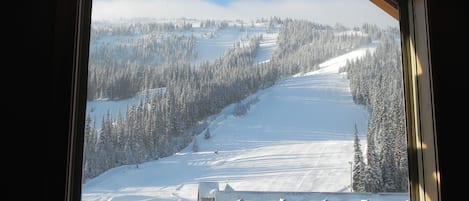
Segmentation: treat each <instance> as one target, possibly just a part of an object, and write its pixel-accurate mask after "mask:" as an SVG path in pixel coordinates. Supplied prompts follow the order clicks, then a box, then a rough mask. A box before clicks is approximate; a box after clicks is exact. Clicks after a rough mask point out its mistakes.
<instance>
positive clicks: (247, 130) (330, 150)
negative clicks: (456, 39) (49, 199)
mask: <svg viewBox="0 0 469 201" xmlns="http://www.w3.org/2000/svg"><path fill="white" fill-rule="evenodd" d="M374 49H375V45H370V46H367V47H363V48H360V49H357V50H354V51H351V52H349V53H347V54H344V55H342V56H339V57H336V58H332V59H330V60H328V61H326V62H324V63H322V64H321V65H320V67H321V69H319V70H317V71H315V72H311V73H308V74H304V75H296V76H292V77H289V78H286V79H283V80H280V81H278V82H277V83H276V84H275V85H274V86H273V87H270V88H267V89H265V90H263V91H260V92H258V93H256V94H254V95H252V96H251V97H255V96H257V97H258V98H259V99H260V101H259V102H258V103H256V104H255V105H254V106H253V107H252V108H251V110H250V111H249V112H248V113H247V114H246V115H245V116H240V117H234V116H232V115H229V112H227V111H228V109H229V108H230V107H228V108H227V110H225V111H224V112H222V113H220V114H219V116H218V118H216V119H215V120H214V121H213V122H212V123H211V124H210V132H211V134H212V137H211V138H210V139H208V140H205V139H203V135H200V136H199V138H198V140H197V141H198V143H199V147H200V149H199V152H197V153H193V152H192V150H191V146H189V147H187V148H186V149H185V150H182V151H181V152H179V153H176V154H174V155H173V156H170V157H166V158H161V159H160V160H156V161H151V162H147V163H143V164H140V165H138V168H137V167H136V166H135V165H131V166H121V167H117V168H113V169H111V170H109V171H107V172H105V173H103V174H102V175H100V176H98V177H96V178H94V179H91V180H89V181H87V182H86V183H85V184H84V185H83V196H82V198H83V200H196V198H197V184H198V182H200V181H217V182H220V183H221V184H223V183H228V184H229V185H230V186H232V187H233V188H234V189H235V190H237V191H238V190H239V191H293V192H298V191H301V192H305V191H306V192H310V191H315V192H346V191H349V188H348V185H349V183H350V164H349V161H352V159H353V129H354V124H357V127H358V131H359V132H360V134H361V135H362V136H364V135H365V133H366V128H367V119H368V117H367V113H366V111H365V108H364V107H363V106H360V105H356V104H354V103H353V101H352V97H351V94H350V91H349V82H348V80H347V79H346V78H345V75H343V74H339V73H338V70H339V68H340V67H341V66H343V65H345V62H346V60H347V59H354V58H357V57H360V56H362V55H364V54H365V52H366V51H367V50H371V51H373V50H374ZM231 108H232V107H231ZM363 141H364V139H362V142H363ZM215 151H218V153H217V154H216V153H214V152H215Z"/></svg>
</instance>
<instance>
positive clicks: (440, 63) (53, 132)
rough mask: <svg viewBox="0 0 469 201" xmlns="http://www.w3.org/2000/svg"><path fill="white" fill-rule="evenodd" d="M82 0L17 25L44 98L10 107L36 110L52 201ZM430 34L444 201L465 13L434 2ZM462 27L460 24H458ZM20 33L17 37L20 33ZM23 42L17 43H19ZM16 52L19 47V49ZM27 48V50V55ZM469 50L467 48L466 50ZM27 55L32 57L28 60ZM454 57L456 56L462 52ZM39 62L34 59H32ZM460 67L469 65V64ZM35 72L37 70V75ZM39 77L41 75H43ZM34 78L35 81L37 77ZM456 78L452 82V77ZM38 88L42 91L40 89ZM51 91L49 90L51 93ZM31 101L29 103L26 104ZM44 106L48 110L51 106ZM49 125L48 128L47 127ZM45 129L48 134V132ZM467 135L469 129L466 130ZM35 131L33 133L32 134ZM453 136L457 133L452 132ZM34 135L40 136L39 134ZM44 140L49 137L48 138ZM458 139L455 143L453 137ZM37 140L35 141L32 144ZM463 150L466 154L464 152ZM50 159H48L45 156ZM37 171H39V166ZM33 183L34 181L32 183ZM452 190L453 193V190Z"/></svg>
mask: <svg viewBox="0 0 469 201" xmlns="http://www.w3.org/2000/svg"><path fill="white" fill-rule="evenodd" d="M76 1H77V0H55V1H35V2H34V3H28V4H23V5H21V6H20V7H19V8H24V9H19V10H18V12H19V14H21V16H18V17H17V19H15V20H16V21H15V22H18V23H16V24H20V25H21V26H22V27H21V28H20V29H19V30H21V34H18V36H19V38H18V39H19V41H21V43H20V44H21V45H20V48H21V49H23V51H22V54H23V56H22V58H23V60H20V63H24V64H25V65H30V64H31V63H33V64H34V69H33V70H32V71H31V72H33V73H32V74H31V75H30V76H28V78H29V77H31V80H34V82H27V83H28V84H30V85H31V86H33V88H32V89H31V90H32V92H33V93H36V92H37V91H39V94H40V96H39V99H40V100H37V103H33V104H31V103H26V102H24V101H12V106H11V107H16V106H18V107H21V108H22V109H20V110H15V111H10V110H8V111H9V112H11V115H12V116H13V117H14V118H13V119H14V121H15V122H14V123H17V124H19V123H20V122H22V121H24V117H23V116H22V115H21V114H22V113H28V112H30V113H32V112H31V111H34V113H33V114H31V115H30V116H29V117H28V119H30V120H32V119H36V123H35V124H33V125H34V128H31V127H27V128H24V129H25V131H27V132H30V133H31V132H38V130H39V129H40V130H41V132H40V133H37V134H35V135H36V136H40V137H39V139H40V140H39V141H36V144H37V142H44V144H41V145H40V149H41V150H45V151H44V152H37V153H40V154H41V157H40V159H41V160H42V162H40V163H39V164H36V165H35V166H32V167H29V168H30V171H31V169H32V170H33V172H32V174H33V175H35V176H36V177H35V178H37V175H40V177H41V179H40V181H41V182H39V183H38V185H36V186H38V188H39V189H40V191H41V192H40V193H41V196H43V198H44V199H40V200H47V201H55V200H58V201H62V200H64V197H65V179H66V167H67V166H66V161H67V143H68V136H67V133H68V129H69V121H68V116H69V114H70V103H69V98H70V88H71V75H72V63H73V57H72V56H73V44H74V33H75V30H74V29H75V24H74V16H75V8H76ZM428 5H429V21H430V23H431V24H430V25H429V30H430V32H429V34H430V39H431V41H430V46H431V49H432V52H431V56H432V57H431V58H432V68H433V70H432V73H433V74H432V76H433V78H434V83H433V87H434V89H435V105H436V112H435V113H436V118H437V119H436V128H437V132H438V143H439V156H440V157H439V162H440V165H439V166H440V169H441V178H442V189H443V192H442V196H443V200H447V201H448V200H450V199H449V196H450V194H452V195H455V194H454V193H455V192H454V191H451V188H450V187H449V186H450V184H449V182H448V181H449V179H448V177H449V174H448V172H449V169H450V166H452V165H453V164H454V163H452V162H451V161H450V157H451V152H452V151H450V149H449V147H450V146H451V143H452V142H451V140H450V136H452V134H453V131H454V128H458V125H459V128H461V126H460V124H457V123H456V121H455V118H457V117H456V116H454V115H453V114H452V113H451V112H452V111H458V109H457V105H455V104H454V102H453V101H454V95H453V96H451V95H450V93H449V92H450V91H451V90H450V89H452V88H453V87H454V85H455V84H457V83H455V82H456V80H455V79H453V78H454V74H455V73H454V72H455V70H454V68H455V67H458V66H459V65H458V64H461V63H457V62H458V59H459V61H461V60H462V58H464V57H463V55H462V53H459V54H457V53H454V54H453V53H449V52H448V50H449V49H451V50H453V49H454V48H455V47H458V46H459V47H463V43H464V41H467V38H464V37H462V38H461V39H458V41H450V40H448V39H451V38H453V39H454V36H455V35H458V36H462V33H458V31H460V29H448V26H449V25H448V24H449V23H451V24H455V25H454V26H456V27H458V26H459V27H460V26H461V25H464V20H463V19H465V18H463V17H462V16H460V15H462V13H464V12H461V14H458V12H454V9H455V8H454V7H445V5H444V3H442V1H433V2H431V1H429V4H428ZM457 25H458V26H457ZM18 36H17V37H18ZM15 45H18V44H15ZM15 50H16V49H15ZM24 52H26V54H24ZM465 52H467V51H465ZM24 55H27V58H24ZM460 55H462V57H460V58H456V59H455V58H454V56H460ZM31 61H34V62H31ZM460 67H467V64H466V65H465V66H460ZM23 70H24V69H21V68H18V69H16V70H14V73H21V72H22V71H23ZM36 72H37V73H38V74H36ZM38 75H41V76H39V78H38ZM33 77H34V79H33ZM448 80H452V81H448ZM16 89H21V88H20V87H17V88H15V87H13V90H12V93H13V94H14V95H18V97H26V95H22V94H19V92H15V91H17V90H16ZM36 90H37V91H36ZM46 92H47V93H46ZM25 104H27V105H28V106H26V107H25V106H24V105H25ZM45 108H48V109H47V110H46V109H45ZM44 125H47V128H44ZM44 131H46V132H44ZM466 133H467V132H466ZM31 135H33V134H31ZM453 136H454V135H453ZM34 139H35V138H34ZM44 139H45V140H44ZM453 142H454V141H453ZM33 143H35V142H33ZM462 153H464V152H462ZM44 158H47V160H44ZM36 169H37V170H36ZM32 184H34V182H33V183H32ZM30 185H31V182H29V183H28V186H30ZM450 192H451V193H450ZM36 196H37V195H36Z"/></svg>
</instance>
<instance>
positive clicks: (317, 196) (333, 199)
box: [215, 191, 409, 201]
mask: <svg viewBox="0 0 469 201" xmlns="http://www.w3.org/2000/svg"><path fill="white" fill-rule="evenodd" d="M238 199H243V200H245V201H279V200H281V199H283V200H286V201H311V200H318V201H322V200H327V201H361V200H369V201H407V200H409V197H408V194H407V193H358V192H335V193H329V192H328V193H323V192H254V191H220V192H217V194H216V197H215V200H238Z"/></svg>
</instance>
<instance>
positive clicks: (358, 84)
mask: <svg viewBox="0 0 469 201" xmlns="http://www.w3.org/2000/svg"><path fill="white" fill-rule="evenodd" d="M363 30H367V31H368V33H370V35H373V38H374V40H378V41H379V43H378V46H377V48H376V50H375V52H374V53H370V52H367V53H366V55H365V56H364V57H362V58H360V59H357V60H353V61H348V62H347V65H346V67H345V68H344V69H341V70H342V71H345V72H347V77H348V79H349V80H350V89H351V93H352V96H353V100H354V102H355V103H357V104H362V105H365V107H366V108H367V110H368V113H369V119H368V133H367V135H366V143H367V149H366V157H365V158H363V157H360V155H361V148H360V145H359V143H358V141H359V140H358V137H355V157H354V169H353V175H354V176H353V189H354V191H357V192H407V191H408V180H407V178H408V161H407V141H406V140H407V138H406V130H405V111H404V94H403V92H404V90H403V75H402V64H401V49H400V40H399V35H398V33H399V31H398V30H397V29H388V30H381V29H378V28H376V27H373V26H371V25H366V26H364V27H363ZM357 132H358V131H356V130H355V133H357ZM365 160H366V161H365Z"/></svg>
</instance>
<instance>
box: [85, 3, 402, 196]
mask: <svg viewBox="0 0 469 201" xmlns="http://www.w3.org/2000/svg"><path fill="white" fill-rule="evenodd" d="M89 52H90V56H89V75H88V91H87V92H88V94H87V98H88V102H87V109H86V121H85V146H84V160H83V186H82V200H197V199H201V200H203V199H206V200H213V199H216V200H238V199H243V200H280V199H286V200H289V201H290V200H385V201H388V200H389V201H397V200H402V201H403V200H408V166H407V153H406V149H407V144H406V133H405V132H406V128H405V113H404V98H403V80H402V65H401V63H402V62H401V49H400V31H399V29H398V22H397V21H396V20H394V19H393V18H392V17H391V16H388V15H387V14H386V13H385V12H383V11H381V10H380V9H379V8H378V7H376V6H375V5H373V4H372V3H371V2H369V1H350V0H334V1H317V0H314V1H300V0H298V1H276V0H272V1H266V0H254V1H234V0H223V1H222V0H194V1H182V0H174V1H163V0H161V1H158V0H137V1H130V0H128V1H125V0H95V1H94V2H93V11H92V23H91V37H90V51H89ZM344 192H353V193H344ZM369 192H372V193H369ZM389 192H393V193H389Z"/></svg>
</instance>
